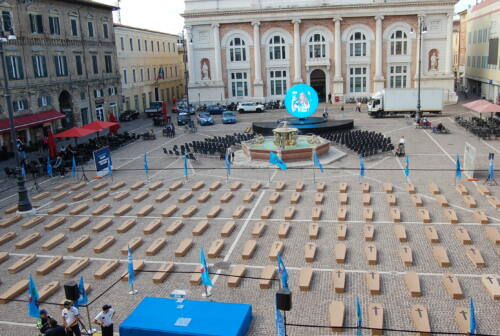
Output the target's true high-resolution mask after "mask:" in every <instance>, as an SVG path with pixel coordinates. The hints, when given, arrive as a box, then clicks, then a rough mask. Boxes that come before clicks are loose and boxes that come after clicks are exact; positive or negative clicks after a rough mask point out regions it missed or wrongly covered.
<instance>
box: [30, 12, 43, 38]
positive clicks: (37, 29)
mask: <svg viewBox="0 0 500 336" xmlns="http://www.w3.org/2000/svg"><path fill="white" fill-rule="evenodd" d="M29 19H30V27H31V32H32V33H33V34H43V16H42V15H41V14H29Z"/></svg>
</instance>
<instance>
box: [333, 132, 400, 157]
mask: <svg viewBox="0 0 500 336" xmlns="http://www.w3.org/2000/svg"><path fill="white" fill-rule="evenodd" d="M323 137H324V138H325V139H327V140H330V141H331V142H333V143H336V144H338V145H342V146H345V147H347V148H348V149H350V150H352V151H353V152H356V153H358V154H359V155H362V156H365V157H367V156H372V155H376V154H379V153H384V152H389V151H392V150H394V145H393V144H392V142H391V138H390V137H385V136H384V135H383V134H382V133H378V132H374V131H362V130H350V131H343V132H335V133H328V134H324V135H323Z"/></svg>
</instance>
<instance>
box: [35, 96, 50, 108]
mask: <svg viewBox="0 0 500 336" xmlns="http://www.w3.org/2000/svg"><path fill="white" fill-rule="evenodd" d="M51 104H52V97H51V96H40V97H38V107H47V106H49V105H51Z"/></svg>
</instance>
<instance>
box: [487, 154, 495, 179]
mask: <svg viewBox="0 0 500 336" xmlns="http://www.w3.org/2000/svg"><path fill="white" fill-rule="evenodd" d="M494 179H495V168H494V167H493V159H490V165H489V166H488V181H492V180H494Z"/></svg>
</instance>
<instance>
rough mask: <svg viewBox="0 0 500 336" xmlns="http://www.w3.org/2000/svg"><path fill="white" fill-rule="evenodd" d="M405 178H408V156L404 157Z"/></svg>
mask: <svg viewBox="0 0 500 336" xmlns="http://www.w3.org/2000/svg"><path fill="white" fill-rule="evenodd" d="M405 176H406V177H408V176H410V160H409V159H408V155H406V162H405Z"/></svg>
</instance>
